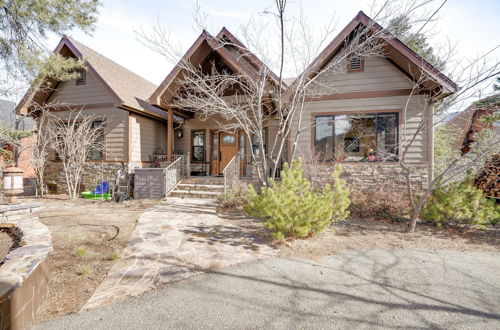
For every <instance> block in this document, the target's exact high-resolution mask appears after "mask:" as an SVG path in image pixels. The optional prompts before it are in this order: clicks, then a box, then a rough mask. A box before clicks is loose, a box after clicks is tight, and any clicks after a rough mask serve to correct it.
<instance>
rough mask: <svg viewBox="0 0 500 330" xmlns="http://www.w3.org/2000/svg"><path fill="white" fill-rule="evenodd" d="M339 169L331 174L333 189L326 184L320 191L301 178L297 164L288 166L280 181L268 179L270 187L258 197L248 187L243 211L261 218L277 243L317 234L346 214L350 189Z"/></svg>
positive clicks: (300, 167)
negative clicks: (282, 240) (246, 201)
mask: <svg viewBox="0 0 500 330" xmlns="http://www.w3.org/2000/svg"><path fill="white" fill-rule="evenodd" d="M341 170H342V169H341V167H336V168H335V171H334V172H333V174H332V178H333V180H334V185H333V187H332V186H330V185H326V186H325V187H324V188H323V189H322V190H321V191H319V190H317V189H314V188H312V187H311V183H310V182H309V181H308V180H307V179H306V178H304V177H303V175H302V163H301V162H300V161H295V162H294V163H293V164H292V166H291V167H288V165H287V164H286V165H285V168H284V170H283V171H282V172H281V177H282V181H281V182H276V181H274V180H273V179H271V180H270V185H269V188H266V187H263V188H262V191H261V194H259V193H258V192H257V191H256V190H255V188H254V187H253V186H250V187H249V198H248V199H249V204H248V205H246V206H245V208H244V210H245V212H246V213H247V214H249V215H250V216H253V217H256V218H259V219H262V220H263V221H264V225H265V226H266V228H268V229H270V230H272V231H273V236H274V238H275V239H278V240H280V239H284V238H289V237H293V238H300V237H307V236H309V235H312V234H315V233H319V232H321V231H322V230H323V229H325V228H326V227H328V226H329V225H330V224H331V223H332V222H333V221H339V220H342V219H344V218H345V217H347V216H348V215H349V211H347V209H348V207H349V204H350V199H349V190H348V189H347V188H346V183H345V181H344V180H341V179H340V172H341Z"/></svg>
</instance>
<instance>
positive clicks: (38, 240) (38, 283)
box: [0, 204, 52, 330]
mask: <svg viewBox="0 0 500 330" xmlns="http://www.w3.org/2000/svg"><path fill="white" fill-rule="evenodd" d="M39 207H40V204H20V205H4V206H0V223H2V224H11V225H14V226H15V228H16V229H17V232H18V235H20V236H21V237H20V240H21V242H20V244H19V247H18V248H16V249H14V250H12V251H11V252H10V253H9V254H8V255H7V256H6V257H5V262H4V264H3V265H1V266H0V330H7V329H27V328H29V327H30V325H31V322H32V320H33V318H34V317H35V314H36V312H37V311H38V308H39V307H40V305H41V304H42V302H43V299H44V296H45V293H46V291H47V273H48V262H47V256H48V254H49V252H50V251H52V238H51V233H50V231H49V229H48V228H47V227H46V226H45V225H43V224H42V223H41V222H39V221H38V217H37V216H36V215H35V214H33V212H35V211H36V210H37V209H38V208H39Z"/></svg>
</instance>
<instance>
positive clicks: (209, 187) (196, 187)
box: [177, 181, 224, 193]
mask: <svg viewBox="0 0 500 330" xmlns="http://www.w3.org/2000/svg"><path fill="white" fill-rule="evenodd" d="M177 188H178V189H179V190H191V191H212V192H220V193H222V192H224V185H223V184H198V183H184V181H183V182H182V183H179V184H178V185H177Z"/></svg>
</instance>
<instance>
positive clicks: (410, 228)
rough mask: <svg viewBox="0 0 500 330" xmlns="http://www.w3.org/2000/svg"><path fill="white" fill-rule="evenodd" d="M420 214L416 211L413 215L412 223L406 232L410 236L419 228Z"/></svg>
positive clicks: (409, 223)
mask: <svg viewBox="0 0 500 330" xmlns="http://www.w3.org/2000/svg"><path fill="white" fill-rule="evenodd" d="M418 213H419V212H415V211H414V212H413V213H412V215H411V219H410V222H408V227H406V232H407V233H409V234H411V233H413V232H414V231H415V227H416V226H417V220H418Z"/></svg>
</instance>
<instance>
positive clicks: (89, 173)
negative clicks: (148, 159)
mask: <svg viewBox="0 0 500 330" xmlns="http://www.w3.org/2000/svg"><path fill="white" fill-rule="evenodd" d="M125 166H126V168H128V170H129V171H131V172H132V171H133V170H134V169H135V168H137V167H139V166H138V165H137V164H125ZM120 168H121V163H119V162H113V163H111V162H102V163H101V162H88V163H86V164H85V165H84V169H83V175H82V182H81V187H80V192H82V191H89V190H93V189H94V188H95V187H96V185H97V184H98V183H100V182H102V181H107V182H109V183H110V186H113V184H114V182H115V175H116V171H118V170H119V169H120ZM44 181H45V184H46V185H47V187H48V188H49V193H57V194H67V193H68V190H67V188H66V179H65V178H64V172H63V165H62V163H61V162H52V163H50V164H49V165H48V166H47V169H46V171H45V179H44ZM54 188H55V189H54Z"/></svg>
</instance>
